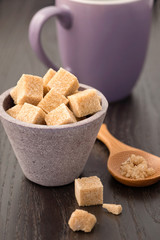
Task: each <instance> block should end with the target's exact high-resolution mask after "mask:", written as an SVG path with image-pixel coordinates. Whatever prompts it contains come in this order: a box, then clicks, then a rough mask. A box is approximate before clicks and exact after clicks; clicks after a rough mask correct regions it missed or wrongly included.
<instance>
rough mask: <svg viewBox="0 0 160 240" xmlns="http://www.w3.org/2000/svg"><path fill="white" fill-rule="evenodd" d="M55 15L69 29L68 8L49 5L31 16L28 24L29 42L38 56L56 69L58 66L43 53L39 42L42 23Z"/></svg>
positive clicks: (69, 15) (70, 20)
mask: <svg viewBox="0 0 160 240" xmlns="http://www.w3.org/2000/svg"><path fill="white" fill-rule="evenodd" d="M54 16H55V17H57V19H58V20H59V22H60V23H61V25H62V26H63V27H64V28H66V29H69V28H71V26H72V16H71V13H70V11H69V8H68V7H66V6H63V7H54V6H49V7H45V8H42V9H41V10H39V11H38V12H37V13H36V14H35V15H34V16H33V18H32V20H31V22H30V25H29V42H30V45H31V47H32V49H33V51H34V52H35V53H36V55H37V56H38V58H39V59H40V60H41V61H42V62H43V63H44V64H45V65H46V66H47V67H48V68H53V69H54V70H56V71H57V70H58V67H57V66H56V65H55V64H54V63H52V62H51V60H50V59H49V58H48V57H47V55H46V54H45V51H44V50H43V47H42V44H41V30H42V27H43V25H44V23H45V22H46V21H47V20H48V19H49V18H51V17H54Z"/></svg>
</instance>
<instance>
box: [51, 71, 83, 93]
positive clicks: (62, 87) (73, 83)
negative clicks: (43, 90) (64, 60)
mask: <svg viewBox="0 0 160 240" xmlns="http://www.w3.org/2000/svg"><path fill="white" fill-rule="evenodd" d="M47 87H48V88H49V90H50V89H51V88H54V90H55V91H56V92H58V93H60V94H62V95H64V96H68V95H71V94H72V93H74V92H75V91H76V90H77V89H78V88H79V82H78V79H77V78H76V77H75V76H74V75H73V74H72V73H70V72H68V71H66V70H65V69H63V68H60V69H59V70H58V71H57V72H56V74H55V75H54V76H53V78H52V79H51V80H50V81H49V83H48V84H47Z"/></svg>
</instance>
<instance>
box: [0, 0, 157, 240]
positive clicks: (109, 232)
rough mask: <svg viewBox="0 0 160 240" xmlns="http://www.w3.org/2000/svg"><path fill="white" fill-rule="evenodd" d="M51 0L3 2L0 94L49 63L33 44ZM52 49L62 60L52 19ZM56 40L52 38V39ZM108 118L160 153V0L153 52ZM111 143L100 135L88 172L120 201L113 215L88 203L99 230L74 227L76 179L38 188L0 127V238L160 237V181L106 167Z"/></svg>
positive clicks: (48, 32)
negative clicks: (137, 183)
mask: <svg viewBox="0 0 160 240" xmlns="http://www.w3.org/2000/svg"><path fill="white" fill-rule="evenodd" d="M52 3H53V1H52V0H45V1H42V0H32V1H20V0H14V1H11V0H0V93H2V92H3V91H4V90H6V89H8V88H10V87H12V86H14V85H15V83H16V82H17V80H18V79H19V77H20V76H21V74H22V73H31V74H37V75H41V76H43V74H44V73H45V71H46V68H45V67H44V66H43V65H42V64H41V63H40V62H39V60H37V58H36V56H35V55H34V53H33V52H32V50H31V48H30V46H29V42H28V36H27V32H28V25H29V22H30V19H31V17H32V16H33V14H34V13H35V12H36V11H37V10H38V9H40V8H42V7H45V6H48V5H51V4H52ZM43 32H44V34H43V43H44V45H45V49H46V51H47V53H48V54H49V55H50V57H51V58H52V59H54V60H55V62H56V63H57V64H59V66H60V58H59V53H58V50H57V49H58V48H57V43H56V32H55V22H54V20H49V22H48V23H47V24H46V25H45V27H44V30H43ZM51 39H52V40H51ZM105 122H106V123H107V124H108V127H109V129H110V131H111V132H112V134H113V135H114V136H116V137H117V138H118V139H120V140H121V141H123V142H125V143H127V144H129V145H132V146H134V147H138V148H141V149H143V150H146V151H148V152H151V153H153V154H156V155H159V156H160V2H158V1H156V2H155V6H154V9H153V21H152V31H151V38H150V44H149V50H148V54H147V58H146V62H145V66H144V68H143V71H142V74H141V76H140V79H139V81H138V83H137V85H136V87H135V88H134V91H133V93H132V95H131V96H130V97H128V98H127V99H125V100H123V101H121V102H117V103H114V104H111V105H110V107H109V110H108V114H107V117H106V119H105ZM107 159H108V150H107V148H106V147H105V146H104V145H103V144H102V143H101V142H99V141H96V143H95V145H94V147H93V150H92V152H91V155H90V157H89V160H88V162H87V165H86V167H85V169H84V172H83V176H91V175H97V176H99V177H100V178H101V180H102V182H103V184H104V202H107V203H121V204H122V206H123V213H122V214H121V215H120V216H114V215H111V214H108V213H106V212H105V211H104V210H103V209H102V208H101V206H93V207H87V208H85V209H86V210H88V211H89V212H91V213H93V214H95V215H96V217H97V220H98V222H97V224H96V226H95V228H94V230H93V231H92V232H91V233H89V234H85V233H83V232H76V233H74V232H72V231H71V230H70V229H69V227H68V224H67V222H68V219H69V217H70V215H71V213H72V211H74V210H75V209H76V208H78V205H77V202H76V200H75V197H74V186H73V184H70V185H67V186H64V187H53V188H47V187H41V186H39V185H36V184H34V183H32V182H30V181H28V180H27V179H26V178H25V177H24V175H23V174H22V171H21V169H20V167H19V164H18V163H17V160H16V157H15V156H14V153H13V151H12V148H11V146H10V144H9V141H8V139H7V136H6V134H5V132H4V130H3V127H2V125H0V240H14V239H16V240H51V239H54V240H59V239H61V240H62V239H66V240H72V239H75V240H78V239H79V240H80V239H83V240H85V239H86V240H89V239H92V240H94V239H95V240H104V239H108V240H120V239H121V240H125V239H126V240H136V239H141V240H149V239H151V240H159V239H160V183H157V184H155V185H153V186H150V187H146V188H131V187H126V186H124V185H122V184H120V183H118V182H117V181H115V180H114V179H113V178H112V177H111V176H110V174H109V173H108V171H107V168H106V163H107Z"/></svg>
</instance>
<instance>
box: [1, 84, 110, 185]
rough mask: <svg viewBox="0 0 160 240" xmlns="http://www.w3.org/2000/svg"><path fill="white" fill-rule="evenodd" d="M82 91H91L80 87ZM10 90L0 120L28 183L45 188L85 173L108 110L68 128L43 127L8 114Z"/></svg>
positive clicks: (68, 181)
mask: <svg viewBox="0 0 160 240" xmlns="http://www.w3.org/2000/svg"><path fill="white" fill-rule="evenodd" d="M80 87H81V89H87V88H91V87H89V86H86V85H82V84H81V85H80ZM10 90H11V89H9V90H7V91H6V92H4V93H3V94H2V95H1V96H0V117H1V121H2V124H3V127H4V129H5V131H6V134H7V136H8V138H9V141H10V143H11V145H12V148H13V150H14V153H15V155H16V157H17V159H18V162H19V164H20V167H21V169H22V171H23V173H24V175H25V176H26V178H28V179H29V180H31V181H33V182H35V183H38V184H40V185H43V186H60V185H65V184H68V183H71V182H73V181H74V179H75V178H77V177H78V176H79V175H80V174H81V173H82V171H83V169H84V167H85V164H86V162H87V159H88V157H89V154H90V152H91V150H92V147H93V145H94V142H95V140H96V136H97V133H98V131H99V129H100V126H101V124H102V122H103V120H104V118H105V115H106V111H107V108H108V102H107V100H106V98H105V97H104V96H103V95H102V93H100V92H99V91H97V92H98V94H99V96H101V98H102V110H101V111H99V112H97V113H95V114H93V115H92V116H90V117H88V118H87V119H84V120H82V121H79V122H77V123H72V124H68V125H61V126H44V125H36V124H29V123H25V122H21V121H19V120H16V119H14V118H12V117H11V116H9V115H8V114H7V113H6V112H5V111H6V110H7V109H9V108H10V107H12V106H13V105H14V104H13V100H12V98H11V97H10V95H9V93H10Z"/></svg>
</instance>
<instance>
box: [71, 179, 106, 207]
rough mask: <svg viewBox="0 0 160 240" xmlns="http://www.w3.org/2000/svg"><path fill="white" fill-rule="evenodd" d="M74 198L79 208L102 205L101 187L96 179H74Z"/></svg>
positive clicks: (99, 181)
mask: <svg viewBox="0 0 160 240" xmlns="http://www.w3.org/2000/svg"><path fill="white" fill-rule="evenodd" d="M75 197H76V199H77V202H78V205H79V206H90V205H99V204H103V185H102V183H101V180H100V179H99V178H98V177H96V176H92V177H83V178H78V179H75Z"/></svg>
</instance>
